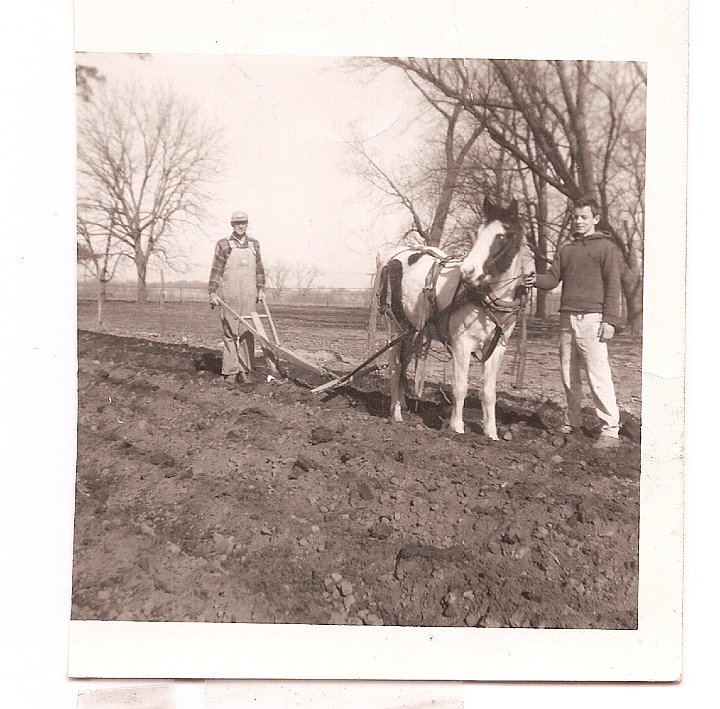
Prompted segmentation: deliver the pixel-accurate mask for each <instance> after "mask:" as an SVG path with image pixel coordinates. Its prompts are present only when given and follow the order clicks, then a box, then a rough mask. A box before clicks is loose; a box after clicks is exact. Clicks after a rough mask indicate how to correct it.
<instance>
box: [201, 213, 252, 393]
mask: <svg viewBox="0 0 720 709" xmlns="http://www.w3.org/2000/svg"><path fill="white" fill-rule="evenodd" d="M230 224H231V225H232V229H233V233H232V234H231V235H230V236H229V237H228V238H225V239H220V241H218V242H217V244H216V246H215V256H214V258H213V264H212V269H211V271H210V282H209V283H208V292H209V294H210V306H211V307H215V306H216V305H220V300H221V299H222V300H223V301H224V302H225V303H226V304H227V305H228V306H229V307H230V308H232V309H233V310H234V311H235V312H236V313H237V314H238V315H242V316H249V315H250V313H251V312H253V311H254V310H255V304H256V303H260V302H262V301H264V300H265V269H264V268H263V262H262V258H261V257H260V244H259V243H258V242H257V240H256V239H253V238H252V237H250V236H248V234H247V227H248V215H247V214H246V213H245V212H239V211H238V212H233V215H232V217H231V218H230ZM220 320H221V322H222V329H223V357H222V373H223V378H224V379H225V380H226V381H237V382H238V383H241V384H247V383H249V382H250V378H249V376H248V373H249V372H250V370H251V369H252V368H253V359H254V356H255V338H254V337H253V334H252V333H251V332H250V331H249V330H248V329H247V328H246V327H245V325H244V324H243V322H242V320H238V319H237V318H236V317H235V315H233V314H232V313H230V311H229V310H227V309H225V308H222V310H221V311H220Z"/></svg>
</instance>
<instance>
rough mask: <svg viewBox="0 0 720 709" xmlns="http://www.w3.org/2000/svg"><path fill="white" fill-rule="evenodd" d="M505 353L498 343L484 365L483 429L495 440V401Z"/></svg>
mask: <svg viewBox="0 0 720 709" xmlns="http://www.w3.org/2000/svg"><path fill="white" fill-rule="evenodd" d="M504 354H505V346H504V345H502V344H501V343H498V345H497V347H496V348H495V351H494V352H493V353H492V355H491V356H490V359H488V361H487V362H485V367H484V375H485V376H484V377H483V388H482V407H483V431H484V432H485V435H486V436H487V437H488V438H491V439H492V440H493V441H497V440H498V434H497V425H496V423H495V402H496V400H497V376H498V372H499V371H500V363H501V362H502V358H503V355H504Z"/></svg>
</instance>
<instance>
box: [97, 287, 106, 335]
mask: <svg viewBox="0 0 720 709" xmlns="http://www.w3.org/2000/svg"><path fill="white" fill-rule="evenodd" d="M106 295H107V281H105V280H104V279H103V278H98V296H97V321H98V325H102V324H103V315H104V313H103V311H104V308H105V297H106Z"/></svg>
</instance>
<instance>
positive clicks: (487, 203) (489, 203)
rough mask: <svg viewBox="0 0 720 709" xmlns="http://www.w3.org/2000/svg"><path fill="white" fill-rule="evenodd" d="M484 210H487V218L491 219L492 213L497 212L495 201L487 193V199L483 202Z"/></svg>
mask: <svg viewBox="0 0 720 709" xmlns="http://www.w3.org/2000/svg"><path fill="white" fill-rule="evenodd" d="M483 212H485V217H486V219H488V220H490V215H491V214H495V212H497V208H496V207H495V205H494V204H493V201H492V200H491V199H490V197H488V196H487V195H485V201H484V202H483Z"/></svg>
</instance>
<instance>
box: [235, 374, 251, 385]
mask: <svg viewBox="0 0 720 709" xmlns="http://www.w3.org/2000/svg"><path fill="white" fill-rule="evenodd" d="M237 383H238V384H252V382H251V380H250V377H249V376H248V375H247V373H246V372H239V373H238V375H237Z"/></svg>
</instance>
